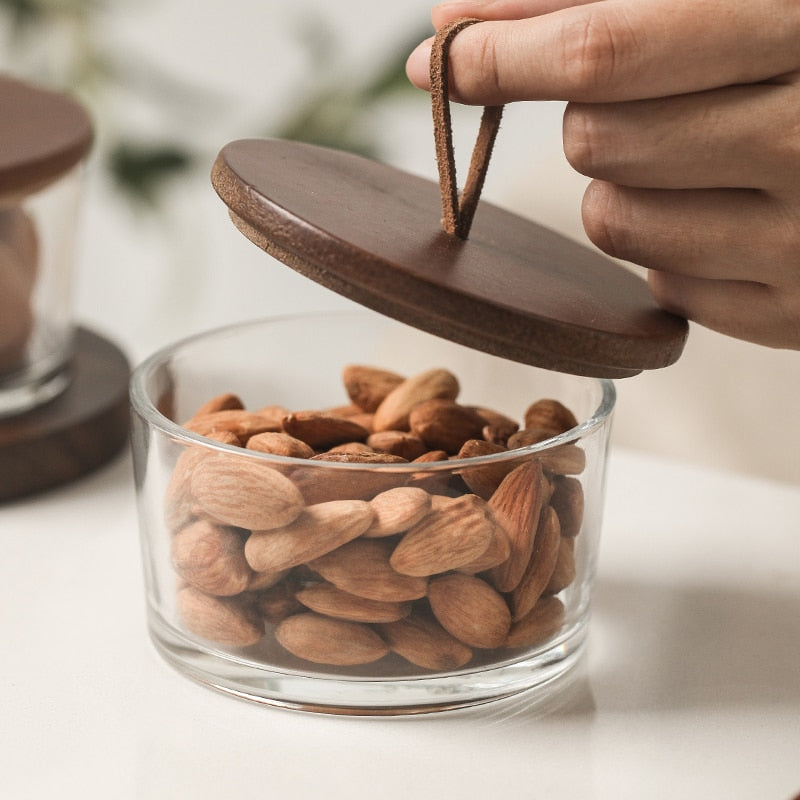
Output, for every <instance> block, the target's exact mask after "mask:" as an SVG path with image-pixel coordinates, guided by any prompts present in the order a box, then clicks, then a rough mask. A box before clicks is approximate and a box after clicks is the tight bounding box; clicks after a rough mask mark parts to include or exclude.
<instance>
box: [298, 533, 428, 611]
mask: <svg viewBox="0 0 800 800" xmlns="http://www.w3.org/2000/svg"><path fill="white" fill-rule="evenodd" d="M392 548H393V544H392V542H391V541H389V540H386V539H357V540H356V541H354V542H350V543H349V544H347V545H345V546H344V547H340V548H339V549H338V550H334V551H333V552H331V553H328V554H327V555H325V556H322V558H318V559H316V560H314V561H313V562H311V564H310V565H309V566H310V567H311V568H312V569H313V570H315V571H316V572H318V573H319V574H320V575H321V576H322V577H323V578H325V580H326V581H329V582H330V583H332V584H333V585H334V586H337V587H338V588H340V589H342V590H344V591H345V592H350V594H355V595H358V596H359V597H366V598H367V599H370V600H380V601H382V602H404V601H406V600H418V599H419V598H420V597H424V596H425V592H426V591H427V589H428V581H427V578H423V577H415V576H411V575H401V574H399V573H398V572H396V571H395V570H394V569H393V568H392V566H391V563H390V561H389V558H390V556H391V554H392Z"/></svg>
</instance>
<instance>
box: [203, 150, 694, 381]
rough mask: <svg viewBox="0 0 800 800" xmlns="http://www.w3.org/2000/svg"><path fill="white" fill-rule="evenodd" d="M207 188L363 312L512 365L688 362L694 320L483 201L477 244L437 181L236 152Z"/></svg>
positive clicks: (619, 366) (320, 155)
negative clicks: (464, 234)
mask: <svg viewBox="0 0 800 800" xmlns="http://www.w3.org/2000/svg"><path fill="white" fill-rule="evenodd" d="M212 183H213V185H214V187H215V189H216V191H217V192H218V194H219V195H220V197H221V198H222V199H223V200H224V201H225V203H226V204H227V205H228V207H229V209H230V211H231V217H232V219H233V221H234V223H235V224H236V225H237V227H238V228H239V229H240V230H241V231H242V232H243V233H244V234H245V236H247V237H248V238H249V239H250V240H252V241H253V242H254V243H256V244H257V245H258V246H259V247H261V248H262V249H263V250H265V251H266V252H267V253H269V254H270V255H273V256H275V257H276V258H278V259H279V260H280V261H282V262H284V263H285V264H287V265H288V266H290V267H292V268H293V269H295V270H296V271H298V272H300V273H301V274H303V275H305V276H307V277H309V278H311V279H312V280H314V281H317V282H318V283H320V284H322V285H323V286H326V287H328V288H330V289H332V290H334V291H336V292H338V293H339V294H341V295H343V296H345V297H348V298H350V299H352V300H354V301H356V302H358V303H360V304H362V305H364V306H367V307H369V308H372V309H373V310H375V311H378V312H380V313H383V314H385V315H387V316H390V317H392V318H394V319H397V320H400V321H402V322H405V323H408V324H411V325H413V326H415V327H417V328H420V329H423V330H426V331H428V332H429V333H433V334H435V335H437V336H441V337H443V338H446V339H450V340H452V341H456V342H459V343H461V344H464V345H467V346H469V347H473V348H475V349H478V350H482V351H485V352H488V353H491V354H494V355H499V356H501V357H505V358H508V359H511V360H514V361H519V362H522V363H528V364H532V365H535V366H541V367H544V368H546V369H552V370H557V371H561V372H570V373H575V374H580V375H589V376H598V377H609V378H621V377H627V376H630V375H635V374H637V373H638V372H641V371H642V370H644V369H655V368H659V367H665V366H668V365H669V364H672V363H673V362H675V361H676V360H677V359H678V357H679V356H680V354H681V352H682V350H683V346H684V343H685V340H686V336H687V333H688V325H687V323H686V321H685V320H683V319H681V318H679V317H676V316H673V315H671V314H668V313H666V312H664V311H662V310H661V309H660V308H658V307H657V306H656V304H655V302H654V300H653V299H652V297H651V295H650V293H649V291H648V289H647V285H646V283H645V282H644V281H643V280H641V279H640V278H639V277H638V276H636V275H634V274H633V273H632V272H630V271H629V270H627V269H625V268H624V267H622V266H621V265H619V264H617V263H615V262H613V261H611V260H610V259H607V258H605V257H604V256H602V255H601V254H599V253H598V252H596V251H594V250H592V249H590V248H587V247H584V246H582V245H580V244H578V243H576V242H574V241H572V240H570V239H567V238H565V237H562V236H560V235H558V234H556V233H554V232H553V231H550V230H548V229H546V228H543V227H541V226H540V225H537V224H535V223H533V222H531V221H529V220H527V219H524V218H522V217H519V216H517V215H515V214H512V213H509V212H507V211H505V210H503V209H500V208H498V207H496V206H493V205H491V204H489V203H485V202H481V203H480V204H479V206H478V209H477V212H476V214H475V219H474V222H473V224H472V228H471V232H470V234H469V238H468V239H466V240H463V239H459V238H457V237H455V236H453V235H451V234H448V233H445V232H444V230H443V229H442V227H441V225H440V219H441V195H440V191H439V187H438V185H437V184H435V183H433V182H432V181H429V180H427V179H425V178H421V177H418V176H414V175H411V174H409V173H406V172H403V171H401V170H398V169H395V168H393V167H390V166H387V165H385V164H381V163H378V162H375V161H371V160H369V159H365V158H362V157H360V156H356V155H353V154H350V153H345V152H341V151H337V150H329V149H326V148H320V147H317V146H314V145H308V144H303V143H299V142H290V141H285V140H275V139H267V140H261V139H250V140H240V141H236V142H232V143H230V144H228V145H226V146H225V147H224V148H223V149H222V151H221V152H220V154H219V156H218V157H217V160H216V162H215V164H214V168H213V170H212Z"/></svg>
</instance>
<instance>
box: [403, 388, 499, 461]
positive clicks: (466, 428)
mask: <svg viewBox="0 0 800 800" xmlns="http://www.w3.org/2000/svg"><path fill="white" fill-rule="evenodd" d="M484 424H485V423H484V421H483V420H482V419H481V417H479V416H478V414H477V413H476V412H475V411H473V410H472V409H469V408H467V407H466V406H462V405H459V404H458V403H456V402H455V401H453V400H447V399H443V398H433V399H431V400H425V401H424V402H422V403H418V404H417V405H416V406H414V408H413V409H412V410H411V413H410V414H409V415H408V426H409V428H410V430H411V432H412V433H413V434H414V435H415V436H418V437H419V438H420V439H422V441H423V442H425V444H426V445H427V446H428V448H429V449H431V450H444V451H445V452H447V453H451V454H454V453H457V452H458V451H459V450H460V449H461V446H462V445H463V444H464V442H465V441H466V440H467V439H475V438H477V437H480V436H481V431H482V430H483V427H484Z"/></svg>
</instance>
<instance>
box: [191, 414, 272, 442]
mask: <svg viewBox="0 0 800 800" xmlns="http://www.w3.org/2000/svg"><path fill="white" fill-rule="evenodd" d="M183 427H184V428H186V430H187V431H192V433H199V434H200V435H201V436H209V435H210V434H212V433H218V432H219V431H228V432H230V433H233V434H235V435H236V436H237V437H238V438H239V439H240V441H242V442H246V441H247V440H248V439H249V438H250V437H251V436H253V435H255V434H256V433H263V432H264V431H275V430H280V426H276V424H275V420H273V419H270V418H269V417H265V416H262V415H261V414H258V413H257V412H254V411H245V410H244V409H240V408H228V409H223V410H221V411H211V412H209V413H207V414H202V415H200V416H194V417H192V418H191V419H190V420H188V421H187V422H184V423H183Z"/></svg>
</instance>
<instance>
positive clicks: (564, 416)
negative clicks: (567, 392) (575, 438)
mask: <svg viewBox="0 0 800 800" xmlns="http://www.w3.org/2000/svg"><path fill="white" fill-rule="evenodd" d="M523 422H524V424H525V427H526V428H545V429H547V430H550V431H552V432H553V434H559V433H565V432H566V431H568V430H571V429H572V428H576V427H577V426H578V420H577V418H576V417H575V415H574V414H573V413H572V412H571V411H570V410H569V409H568V408H567V407H566V406H565V405H564V404H563V403H561V402H559V401H558V400H553V399H551V398H549V397H545V398H542V399H541V400H537V401H536V402H535V403H533V404H531V405H530V406H528V408H527V410H526V411H525V414H524V416H523Z"/></svg>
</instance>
